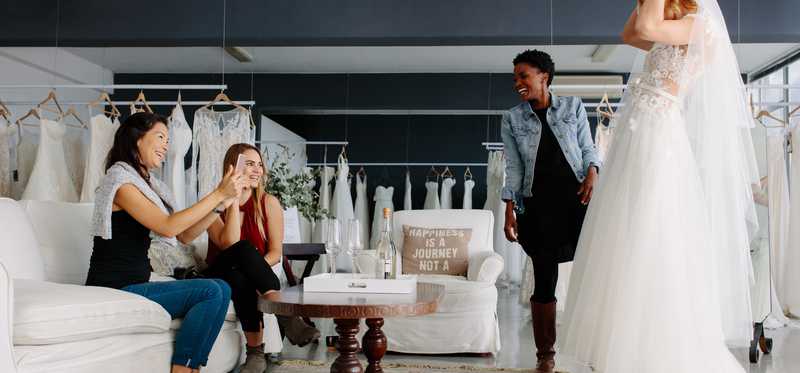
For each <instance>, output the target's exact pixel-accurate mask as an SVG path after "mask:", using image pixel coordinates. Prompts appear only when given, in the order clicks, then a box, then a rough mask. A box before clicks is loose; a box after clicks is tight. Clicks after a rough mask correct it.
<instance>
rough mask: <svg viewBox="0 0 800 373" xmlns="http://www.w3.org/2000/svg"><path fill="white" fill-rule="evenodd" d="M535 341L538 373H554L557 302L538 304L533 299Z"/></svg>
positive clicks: (532, 311)
mask: <svg viewBox="0 0 800 373" xmlns="http://www.w3.org/2000/svg"><path fill="white" fill-rule="evenodd" d="M531 313H532V316H533V341H534V343H535V344H536V360H537V361H536V373H553V369H555V365H556V361H555V357H556V350H555V349H554V348H553V346H554V345H555V343H556V302H550V303H536V302H534V301H533V297H531Z"/></svg>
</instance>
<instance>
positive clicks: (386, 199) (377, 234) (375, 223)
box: [369, 185, 399, 250]
mask: <svg viewBox="0 0 800 373" xmlns="http://www.w3.org/2000/svg"><path fill="white" fill-rule="evenodd" d="M393 195H394V187H391V186H390V187H388V188H387V187H385V186H383V185H379V186H378V187H377V188H375V196H374V198H373V199H374V200H375V211H374V214H373V216H372V238H371V239H370V241H369V247H370V248H372V249H377V248H378V240H379V239H380V238H381V231H383V223H384V221H385V219H384V218H383V209H384V208H387V207H388V208H389V209H391V210H392V212H394V202H393V201H392V197H393ZM398 250H399V248H398Z"/></svg>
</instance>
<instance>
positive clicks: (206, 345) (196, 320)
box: [122, 279, 231, 369]
mask: <svg viewBox="0 0 800 373" xmlns="http://www.w3.org/2000/svg"><path fill="white" fill-rule="evenodd" d="M122 290H125V291H129V292H131V293H135V294H139V295H141V296H143V297H145V298H147V299H150V300H152V301H153V302H156V303H158V304H160V305H161V306H162V307H164V309H165V310H167V312H169V314H170V316H172V318H173V319H177V318H183V322H182V323H181V328H180V330H178V334H177V336H176V338H175V350H174V352H173V353H172V364H175V365H182V366H186V367H189V368H192V369H199V367H200V366H201V365H206V363H208V354H209V353H210V352H211V347H212V346H213V345H214V341H215V340H216V339H217V335H218V334H219V330H220V329H221V328H222V323H223V322H224V321H225V314H226V313H227V311H228V304H229V302H230V299H231V288H230V287H229V286H228V284H226V283H225V281H222V280H207V279H193V280H178V281H166V282H147V283H142V284H135V285H129V286H126V287H124V288H122Z"/></svg>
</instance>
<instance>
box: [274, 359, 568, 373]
mask: <svg viewBox="0 0 800 373" xmlns="http://www.w3.org/2000/svg"><path fill="white" fill-rule="evenodd" d="M361 364H362V366H364V367H366V366H367V362H366V361H363V360H362V361H361ZM382 366H383V371H384V372H386V373H478V372H508V373H511V372H526V373H530V372H533V369H531V368H527V369H523V368H495V367H486V366H479V365H467V364H428V363H420V364H413V363H385V364H382ZM329 371H330V364H329V363H327V362H322V361H307V360H283V361H280V362H278V363H276V364H271V365H270V367H269V368H268V369H267V372H268V373H323V372H325V373H327V372H329ZM557 373H567V372H557Z"/></svg>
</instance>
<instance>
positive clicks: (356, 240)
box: [346, 219, 364, 274]
mask: <svg viewBox="0 0 800 373" xmlns="http://www.w3.org/2000/svg"><path fill="white" fill-rule="evenodd" d="M362 248H364V245H363V243H362V242H361V224H359V221H358V219H350V220H348V221H347V247H346V251H347V255H350V258H351V259H352V261H353V273H354V274H356V273H361V269H360V268H359V265H358V260H357V259H356V258H357V257H358V256H359V255H360V254H361V249H362Z"/></svg>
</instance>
